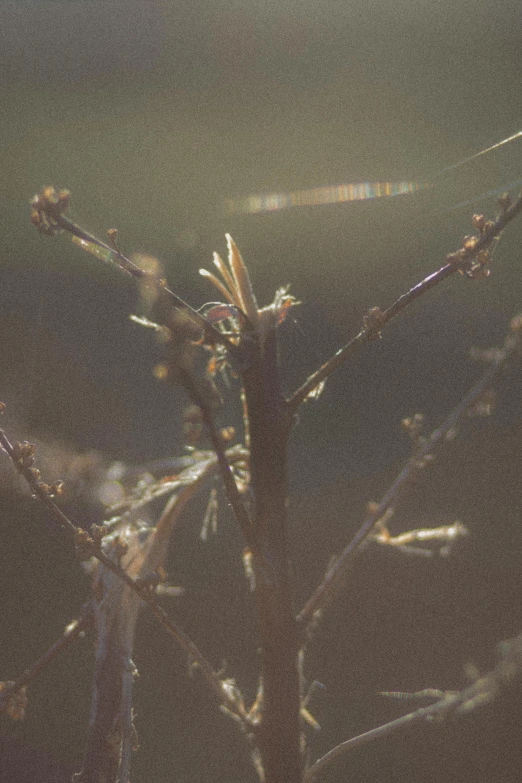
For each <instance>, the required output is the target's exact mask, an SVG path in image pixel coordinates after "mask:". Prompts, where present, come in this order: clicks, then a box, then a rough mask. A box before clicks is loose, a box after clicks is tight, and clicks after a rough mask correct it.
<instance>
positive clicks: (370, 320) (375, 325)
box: [287, 194, 522, 420]
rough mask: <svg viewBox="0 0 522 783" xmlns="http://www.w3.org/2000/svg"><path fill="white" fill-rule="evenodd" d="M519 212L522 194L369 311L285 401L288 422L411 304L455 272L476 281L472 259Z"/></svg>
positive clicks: (485, 260) (475, 267) (477, 268)
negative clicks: (386, 303) (433, 268)
mask: <svg viewBox="0 0 522 783" xmlns="http://www.w3.org/2000/svg"><path fill="white" fill-rule="evenodd" d="M521 211H522V194H521V195H520V196H519V197H518V198H517V199H516V200H515V201H514V202H513V203H512V204H509V206H507V208H506V209H505V210H504V211H503V212H502V214H501V215H500V217H499V218H498V220H496V221H495V222H494V223H493V222H490V223H489V224H488V223H484V225H483V229H481V228H480V226H477V228H479V230H480V232H481V233H480V235H479V236H477V237H468V238H467V239H466V240H465V241H464V245H463V247H462V248H461V249H460V250H458V251H457V252H456V253H452V254H450V255H449V256H447V258H446V263H445V264H444V266H442V267H441V268H440V269H439V270H438V271H437V272H433V273H432V274H431V275H428V276H427V277H425V278H424V280H422V281H421V282H420V283H417V285H415V286H413V288H410V290H409V291H408V292H407V293H405V294H403V295H402V296H400V297H399V298H398V299H397V300H396V301H395V302H394V303H393V304H392V305H391V306H390V307H388V309H387V310H384V311H381V310H380V308H378V307H374V308H372V309H371V310H370V311H369V312H368V315H367V316H365V318H364V323H363V328H362V329H361V331H360V332H359V333H358V334H357V335H356V336H355V337H354V338H353V339H352V340H350V342H349V343H347V344H346V345H345V346H344V347H343V348H340V349H339V350H338V351H337V352H336V353H335V354H334V355H333V356H332V357H331V358H330V359H328V361H326V362H325V363H324V364H323V365H322V366H321V367H320V368H319V369H318V370H316V372H314V373H313V374H312V375H311V376H310V377H309V378H308V379H307V380H306V381H305V383H303V385H302V386H301V387H300V388H299V389H297V391H295V392H294V393H293V394H292V396H291V397H289V398H288V400H287V411H288V417H289V420H291V419H292V416H293V414H294V413H295V412H296V410H297V408H298V407H299V405H301V403H302V402H304V400H306V398H307V397H308V396H309V395H310V394H311V393H312V392H313V391H314V389H316V388H317V387H318V386H319V384H320V383H322V382H323V381H324V380H325V379H326V378H327V377H328V376H329V375H331V373H332V372H333V371H334V370H336V369H337V368H338V367H340V366H341V364H343V363H344V362H345V361H347V359H349V358H350V357H351V356H353V355H354V354H355V353H357V351H358V350H359V349H360V348H362V347H363V345H365V344H366V343H367V342H369V341H371V340H374V339H376V338H377V337H379V336H380V333H381V331H382V329H383V328H384V327H385V326H386V324H388V323H389V321H391V320H392V318H395V316H396V315H398V314H399V313H400V312H402V311H403V310H405V309H406V307H408V306H409V305H410V304H412V302H414V301H415V300H416V299H418V298H419V297H420V296H422V295H423V294H425V293H426V292H427V291H429V290H431V289H432V288H434V287H435V286H437V285H438V284H439V283H441V282H442V281H443V280H446V278H447V277H450V276H451V275H453V274H454V273H455V272H463V273H464V274H466V275H467V276H468V277H473V276H477V277H478V274H477V273H478V271H479V269H480V266H481V265H480V264H477V265H476V266H473V261H474V259H476V258H478V257H479V256H480V254H481V253H484V251H487V249H488V248H489V247H490V246H491V244H492V243H493V241H494V240H495V239H496V238H497V237H498V236H499V235H500V233H501V232H502V231H503V229H504V228H505V227H506V226H507V225H508V223H509V222H510V221H511V220H513V218H515V217H516V216H517V215H518V214H519V213H520V212H521ZM477 217H482V216H477ZM484 262H487V258H484ZM483 269H484V270H485V272H487V271H488V270H487V269H485V266H484V267H483ZM480 271H482V270H480Z"/></svg>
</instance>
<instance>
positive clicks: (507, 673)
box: [303, 635, 522, 783]
mask: <svg viewBox="0 0 522 783" xmlns="http://www.w3.org/2000/svg"><path fill="white" fill-rule="evenodd" d="M500 655H501V657H500V660H499V662H498V663H497V665H496V666H495V668H494V669H493V670H492V671H491V672H488V673H487V674H485V675H483V676H482V677H480V678H479V679H477V680H476V681H475V682H474V683H473V684H472V685H470V686H468V687H467V688H464V689H463V690H462V691H457V692H454V691H451V692H447V693H446V695H445V696H444V697H443V698H442V699H440V700H439V701H437V702H435V704H430V705H429V706H428V707H420V708H419V709H418V710H415V711H414V712H409V713H408V714H407V715H403V716H402V717H401V718H397V719H396V720H392V721H390V722H389V723H385V724H384V725H383V726H378V727H377V728H375V729H371V730H370V731H366V732H364V734H359V735H358V736H357V737H352V738H351V739H349V740H346V741H345V742H341V743H340V744H339V745H337V746H336V747H335V748H332V750H330V751H328V753H326V754H325V755H324V756H322V758H320V759H319V760H318V761H316V762H315V764H313V765H312V766H311V767H310V768H309V769H308V771H307V773H306V775H305V777H304V780H303V783H313V781H315V780H316V779H317V777H318V775H320V774H321V773H322V772H323V771H324V770H325V768H326V767H328V766H329V765H330V764H331V763H332V762H333V761H334V760H335V759H337V758H339V757H340V756H344V755H345V754H347V753H349V752H351V751H352V750H354V749H355V748H358V747H361V746H362V745H367V744H368V743H369V742H373V740H376V739H379V738H381V737H388V736H390V735H391V734H396V733H397V732H398V731H401V730H403V729H406V728H408V727H409V726H412V725H413V724H415V723H420V722H421V721H430V720H432V719H433V718H435V717H438V718H444V717H446V716H448V717H449V716H454V715H463V714H467V713H469V712H471V711H472V710H474V709H476V708H477V707H481V706H484V705H485V704H490V703H491V702H492V701H493V700H494V699H495V698H497V697H498V696H499V695H500V694H501V693H503V692H505V691H506V690H508V689H510V688H513V687H514V686H516V685H517V683H518V682H519V681H520V680H521V678H522V635H520V636H517V637H515V638H514V639H510V640H509V641H507V642H502V644H501V645H500ZM432 725H435V724H432Z"/></svg>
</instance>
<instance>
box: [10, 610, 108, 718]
mask: <svg viewBox="0 0 522 783" xmlns="http://www.w3.org/2000/svg"><path fill="white" fill-rule="evenodd" d="M92 622H93V617H92V611H91V607H90V604H87V605H86V606H85V607H84V610H83V612H82V614H81V615H80V616H79V617H78V618H77V619H76V620H73V622H72V623H69V625H68V626H67V627H66V628H65V630H64V632H63V634H62V635H61V636H60V638H59V639H57V640H56V642H54V644H52V645H51V647H49V649H48V650H46V652H44V654H43V655H42V656H41V657H40V658H38V660H37V661H35V662H34V663H33V664H31V666H28V668H27V669H26V670H25V671H24V672H23V674H21V675H20V676H19V677H17V678H16V680H13V681H12V682H9V683H4V687H3V688H2V690H0V713H2V712H7V711H8V710H9V704H8V702H9V700H10V699H11V698H12V697H13V696H14V695H15V694H16V693H18V692H19V691H20V690H22V689H23V688H26V686H27V685H28V684H29V683H30V682H31V681H32V680H34V679H36V677H38V675H39V674H40V673H41V672H42V671H43V670H44V669H45V668H46V667H47V666H48V665H49V664H50V663H51V661H53V660H54V659H55V658H56V657H57V656H58V655H59V654H60V653H61V652H63V651H64V650H66V649H67V648H68V647H69V646H70V644H71V643H72V642H73V641H74V640H75V639H77V638H78V637H79V636H80V634H81V633H82V632H83V631H85V630H87V629H88V628H90V627H91V626H92Z"/></svg>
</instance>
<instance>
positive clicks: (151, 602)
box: [0, 429, 246, 720]
mask: <svg viewBox="0 0 522 783" xmlns="http://www.w3.org/2000/svg"><path fill="white" fill-rule="evenodd" d="M0 445H1V446H2V448H3V449H4V451H6V452H7V454H8V455H9V457H10V458H11V460H12V462H13V464H14V465H15V467H16V468H17V470H18V471H19V472H20V473H21V474H22V475H23V476H24V478H25V479H26V481H27V482H28V484H29V486H30V488H31V491H32V492H33V494H34V495H36V496H37V497H38V499H39V500H41V501H42V502H43V503H44V505H45V506H46V507H47V508H48V509H49V511H51V514H52V516H51V519H54V520H55V521H56V522H57V524H58V526H59V528H60V529H61V530H63V529H65V530H67V531H68V532H69V533H71V534H73V536H74V539H75V540H76V541H77V542H78V540H79V541H80V545H81V547H82V550H83V552H84V553H85V555H86V556H93V557H95V558H96V559H97V560H98V561H99V562H100V563H102V565H104V566H105V567H106V568H107V569H108V570H109V571H112V573H113V574H115V575H116V576H117V577H118V578H119V579H121V580H122V581H123V582H124V583H125V584H126V585H127V586H128V587H130V588H131V590H133V591H134V592H135V593H137V595H138V596H139V597H140V598H141V600H142V601H144V602H145V603H146V604H147V605H148V606H149V608H150V610H151V612H152V614H153V615H154V617H155V618H156V620H157V621H158V622H159V623H160V624H161V625H162V626H163V628H164V629H165V630H166V631H167V633H169V634H170V635H171V636H173V637H174V639H175V640H176V641H177V643H178V644H179V646H180V647H181V649H182V650H183V651H184V652H185V653H186V654H187V655H188V656H189V658H190V659H191V660H192V661H193V662H194V664H195V665H196V666H197V667H198V669H200V670H201V672H202V674H203V677H204V679H205V680H206V682H207V684H208V685H209V686H210V687H211V689H212V691H213V692H214V694H215V695H216V697H217V698H218V700H219V702H220V703H221V704H223V705H224V706H225V707H226V708H227V709H228V710H229V711H230V712H231V713H232V714H234V715H237V714H238V704H237V700H236V699H234V698H233V697H232V696H231V695H230V693H229V690H228V689H227V688H226V687H225V686H224V684H223V681H222V679H221V678H220V676H219V675H218V674H217V673H216V672H215V671H214V669H213V668H212V666H211V665H210V663H209V662H208V661H207V659H206V658H205V656H204V655H203V654H202V653H201V652H200V650H199V649H198V647H197V646H196V645H195V643H194V642H193V641H192V639H191V638H190V637H189V636H188V634H186V633H185V631H183V629H182V628H181V627H180V626H178V625H177V623H175V622H174V621H173V620H171V619H170V618H169V617H168V615H167V613H166V612H165V611H164V610H163V608H162V607H161V606H159V604H158V602H157V599H156V596H155V595H154V594H153V593H152V592H151V591H150V590H149V589H148V588H147V586H146V585H143V584H141V583H140V582H136V581H135V580H134V579H133V578H132V577H131V576H129V574H127V573H126V571H124V570H123V569H122V568H121V566H119V565H118V564H117V563H116V562H114V560H112V559H111V558H110V557H108V556H107V555H106V554H105V553H104V552H103V551H102V549H101V546H100V545H99V544H96V542H95V541H94V540H93V539H92V538H90V536H88V534H87V532H86V531H85V530H83V529H82V528H80V527H77V526H76V525H75V524H74V523H73V522H71V520H70V519H69V518H68V517H67V516H66V515H65V514H64V513H63V511H62V510H61V509H60V508H59V507H58V506H57V505H56V503H55V502H54V501H53V500H52V497H51V496H50V494H49V488H48V487H47V485H45V484H44V483H43V482H41V481H40V479H39V472H38V471H36V472H34V471H35V469H34V468H32V467H25V466H24V465H23V464H22V462H21V461H20V459H18V458H17V456H16V449H15V448H14V447H13V446H12V444H11V443H10V441H9V439H8V438H7V435H6V434H5V432H4V431H3V430H1V429H0ZM32 471H33V472H32ZM78 537H79V538H78ZM239 717H240V718H241V719H245V720H246V713H245V714H239Z"/></svg>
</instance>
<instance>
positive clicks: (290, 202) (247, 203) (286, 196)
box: [225, 181, 430, 215]
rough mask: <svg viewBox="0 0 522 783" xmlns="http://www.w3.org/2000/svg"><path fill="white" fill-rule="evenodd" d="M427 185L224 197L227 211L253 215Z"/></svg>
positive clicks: (335, 187) (415, 189) (355, 184)
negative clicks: (236, 197)
mask: <svg viewBox="0 0 522 783" xmlns="http://www.w3.org/2000/svg"><path fill="white" fill-rule="evenodd" d="M427 187H430V185H429V184H428V183H424V182H410V181H397V182H349V183H346V184H343V185H331V186H327V187H322V188H308V189H307V190H294V191H290V192H288V193H266V194H264V195H252V196H246V197H245V198H238V199H227V200H226V201H225V209H226V211H227V214H229V215H233V214H237V213H243V214H245V213H246V214H249V215H255V214H257V213H259V212H275V211H277V210H279V209H288V208H289V207H312V206H319V205H322V204H342V203H344V202H346V201H368V200H370V199H374V198H382V197H385V196H403V195H407V194H410V193H417V192H418V191H419V190H424V189H425V188H427Z"/></svg>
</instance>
